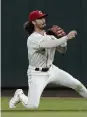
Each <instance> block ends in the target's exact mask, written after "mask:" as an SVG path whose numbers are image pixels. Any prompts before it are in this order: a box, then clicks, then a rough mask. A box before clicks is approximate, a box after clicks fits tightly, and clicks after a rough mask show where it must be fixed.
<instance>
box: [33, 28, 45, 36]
mask: <svg viewBox="0 0 87 117" xmlns="http://www.w3.org/2000/svg"><path fill="white" fill-rule="evenodd" d="M35 32H37V33H39V34H41V35H44V32H45V30H43V29H39V28H36V29H35Z"/></svg>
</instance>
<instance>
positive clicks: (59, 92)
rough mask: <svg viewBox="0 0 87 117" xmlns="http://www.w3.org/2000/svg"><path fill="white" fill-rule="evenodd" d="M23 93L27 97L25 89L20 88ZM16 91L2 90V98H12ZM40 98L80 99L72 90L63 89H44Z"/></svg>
mask: <svg viewBox="0 0 87 117" xmlns="http://www.w3.org/2000/svg"><path fill="white" fill-rule="evenodd" d="M22 89H23V91H24V93H25V94H26V95H27V93H28V90H27V88H22ZM15 90H16V89H6V88H5V89H2V90H1V95H2V96H13V94H14V92H15ZM42 97H81V96H80V95H79V94H78V93H77V92H76V91H74V90H72V89H65V88H54V89H45V90H44V91H43V93H42Z"/></svg>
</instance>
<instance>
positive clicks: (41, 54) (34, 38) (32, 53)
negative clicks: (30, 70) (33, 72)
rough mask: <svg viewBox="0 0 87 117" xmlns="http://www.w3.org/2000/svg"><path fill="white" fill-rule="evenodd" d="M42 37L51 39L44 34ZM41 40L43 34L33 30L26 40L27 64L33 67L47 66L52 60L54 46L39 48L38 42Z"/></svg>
mask: <svg viewBox="0 0 87 117" xmlns="http://www.w3.org/2000/svg"><path fill="white" fill-rule="evenodd" d="M44 37H46V38H44V39H46V40H52V39H53V38H51V36H49V35H46V34H44ZM41 41H43V35H41V34H39V33H37V32H34V33H32V34H31V35H30V36H29V37H28V40H27V47H28V59H29V65H31V66H35V67H43V68H44V67H49V66H50V65H51V64H52V63H53V60H54V54H55V49H56V47H54V48H46V49H45V48H42V49H41V48H39V43H40V42H41Z"/></svg>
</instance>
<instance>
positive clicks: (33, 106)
mask: <svg viewBox="0 0 87 117" xmlns="http://www.w3.org/2000/svg"><path fill="white" fill-rule="evenodd" d="M38 106H39V105H38V104H28V105H26V108H29V109H37V108H38Z"/></svg>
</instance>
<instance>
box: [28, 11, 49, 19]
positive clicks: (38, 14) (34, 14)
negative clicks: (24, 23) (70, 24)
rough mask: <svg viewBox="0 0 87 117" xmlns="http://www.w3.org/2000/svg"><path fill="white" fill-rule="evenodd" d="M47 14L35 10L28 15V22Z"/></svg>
mask: <svg viewBox="0 0 87 117" xmlns="http://www.w3.org/2000/svg"><path fill="white" fill-rule="evenodd" d="M46 16H47V14H45V13H42V11H39V10H35V11H32V12H31V13H30V14H29V21H34V20H36V19H38V18H41V17H46Z"/></svg>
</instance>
